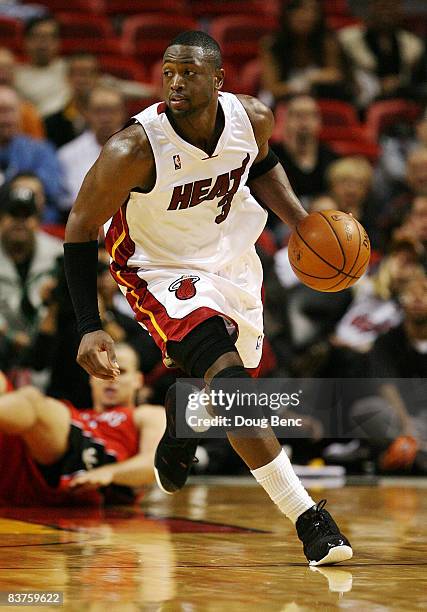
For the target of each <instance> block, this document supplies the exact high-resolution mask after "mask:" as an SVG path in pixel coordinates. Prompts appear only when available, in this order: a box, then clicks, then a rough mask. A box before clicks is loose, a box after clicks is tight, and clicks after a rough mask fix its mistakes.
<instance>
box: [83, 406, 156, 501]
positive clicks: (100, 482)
mask: <svg viewBox="0 0 427 612" xmlns="http://www.w3.org/2000/svg"><path fill="white" fill-rule="evenodd" d="M134 422H135V425H136V427H137V429H138V430H139V452H138V454H137V455H134V456H133V457H131V458H130V459H126V460H125V461H120V462H118V463H109V464H108V465H103V466H101V467H98V468H94V469H93V470H89V471H88V472H85V473H84V474H80V475H79V476H76V477H75V478H74V479H73V481H72V482H71V487H72V488H77V487H78V488H80V489H82V488H85V489H94V488H99V487H106V486H108V485H110V484H116V485H121V486H125V487H132V488H133V489H137V488H139V487H142V486H144V485H148V484H151V483H152V482H154V468H153V465H154V455H155V452H156V448H157V445H158V443H159V442H160V438H161V437H162V435H163V433H164V431H165V427H166V417H165V410H164V408H163V406H149V405H147V406H140V407H139V408H136V409H135V412H134Z"/></svg>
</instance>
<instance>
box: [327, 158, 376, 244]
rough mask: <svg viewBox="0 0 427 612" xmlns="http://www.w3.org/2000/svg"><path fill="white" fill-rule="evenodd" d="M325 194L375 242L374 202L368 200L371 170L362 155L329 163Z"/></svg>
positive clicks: (371, 182) (369, 196) (370, 186)
mask: <svg viewBox="0 0 427 612" xmlns="http://www.w3.org/2000/svg"><path fill="white" fill-rule="evenodd" d="M327 181H328V185H329V194H330V195H331V197H332V198H333V199H334V200H335V202H336V208H337V209H338V210H342V211H343V212H346V213H351V214H352V215H353V216H354V217H356V219H358V221H360V223H361V224H362V225H363V226H364V228H365V229H366V231H367V232H368V235H369V238H370V240H371V244H372V246H373V247H374V248H375V247H377V246H378V244H379V236H378V230H377V227H376V217H377V214H378V210H377V204H376V202H375V201H374V200H373V199H372V196H371V189H372V185H373V169H372V167H371V165H370V163H369V162H368V161H367V160H366V159H364V158H363V157H345V158H342V159H339V160H337V161H335V162H333V163H332V164H331V165H330V166H329V168H328V170H327Z"/></svg>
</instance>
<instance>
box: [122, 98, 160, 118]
mask: <svg viewBox="0 0 427 612" xmlns="http://www.w3.org/2000/svg"><path fill="white" fill-rule="evenodd" d="M156 102H159V98H140V99H135V98H133V99H132V100H128V101H127V102H126V107H127V109H128V114H129V117H132V116H133V115H137V114H138V113H140V112H141V111H142V110H144V108H147V107H148V106H151V105H152V104H155V103H156Z"/></svg>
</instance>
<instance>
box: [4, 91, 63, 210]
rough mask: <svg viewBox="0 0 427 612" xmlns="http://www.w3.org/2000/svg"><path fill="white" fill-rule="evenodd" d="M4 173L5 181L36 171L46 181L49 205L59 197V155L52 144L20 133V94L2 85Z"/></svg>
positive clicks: (44, 183) (45, 186)
mask: <svg viewBox="0 0 427 612" xmlns="http://www.w3.org/2000/svg"><path fill="white" fill-rule="evenodd" d="M0 171H1V173H2V175H3V182H4V181H9V180H10V179H12V178H13V177H14V176H15V175H16V174H18V173H21V172H32V173H34V174H36V175H37V176H38V177H39V178H40V180H41V181H42V182H43V186H44V189H45V191H46V195H47V198H48V202H49V204H51V205H54V204H55V203H56V201H57V200H58V198H59V195H60V193H61V181H60V174H61V170H60V166H59V163H58V160H57V158H56V155H55V152H54V150H53V148H52V147H51V145H50V144H49V143H47V142H44V141H40V140H34V139H33V138H30V137H29V136H24V135H23V134H21V133H20V132H19V99H18V95H17V93H16V92H15V91H14V90H13V89H12V88H11V87H8V86H6V85H2V86H0Z"/></svg>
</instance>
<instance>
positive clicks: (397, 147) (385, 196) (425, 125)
mask: <svg viewBox="0 0 427 612" xmlns="http://www.w3.org/2000/svg"><path fill="white" fill-rule="evenodd" d="M380 145H381V156H380V158H379V160H378V164H377V167H376V170H375V194H377V195H378V197H379V198H380V199H381V200H382V201H383V202H388V201H390V198H392V197H393V195H394V194H395V193H396V191H397V190H398V189H399V187H400V186H401V185H402V183H404V181H405V176H406V160H407V157H408V155H410V154H411V153H412V151H413V150H415V149H417V148H420V147H421V148H427V109H426V110H425V111H424V113H423V114H422V115H421V116H420V117H419V119H418V120H417V121H416V122H415V124H414V123H413V122H412V121H409V120H407V119H406V120H405V119H404V118H402V120H400V121H399V120H397V121H394V122H393V124H392V125H390V126H389V127H388V129H387V130H386V131H384V132H383V133H382V134H381V139H380Z"/></svg>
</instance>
